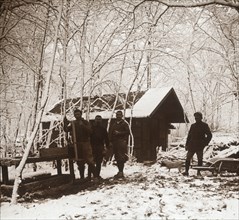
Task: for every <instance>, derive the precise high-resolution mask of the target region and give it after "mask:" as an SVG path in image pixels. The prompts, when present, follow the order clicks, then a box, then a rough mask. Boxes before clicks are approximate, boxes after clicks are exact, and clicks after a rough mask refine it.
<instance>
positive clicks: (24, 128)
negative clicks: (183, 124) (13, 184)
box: [0, 0, 239, 148]
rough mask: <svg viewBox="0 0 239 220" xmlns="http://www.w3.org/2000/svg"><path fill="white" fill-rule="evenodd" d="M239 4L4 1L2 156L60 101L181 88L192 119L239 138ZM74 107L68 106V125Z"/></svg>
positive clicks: (30, 135)
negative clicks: (196, 117)
mask: <svg viewBox="0 0 239 220" xmlns="http://www.w3.org/2000/svg"><path fill="white" fill-rule="evenodd" d="M238 12H239V1H237V0H231V1H226V0H214V1H211V0H192V1H187V0H184V1H174V0H144V1H142V0H134V1H124V0H120V1H118V0H82V1H77V0H54V1H53V0H13V1H11V0H2V1H0V14H1V17H0V24H1V25H0V26H1V27H0V51H1V53H0V57H1V59H0V74H1V78H0V99H1V103H0V104H1V105H0V112H1V113H0V114H1V133H0V138H1V147H2V148H6V147H7V146H12V145H14V144H15V143H16V141H17V139H18V138H23V139H28V140H29V139H30V141H29V142H33V141H34V140H35V137H36V136H37V133H38V128H39V123H40V121H41V118H42V116H43V114H44V113H45V112H47V111H48V110H49V109H50V108H51V107H52V106H53V105H54V104H55V103H56V102H58V101H59V100H66V99H68V98H75V97H83V96H89V97H90V96H94V95H98V96H101V95H102V94H106V93H107V94H110V93H111V94H118V93H119V92H125V93H127V92H129V91H143V90H146V89H148V88H154V87H164V86H173V87H174V89H175V91H176V93H177V95H178V97H179V99H180V102H181V104H182V106H183V108H184V110H185V113H186V115H187V116H188V118H189V119H190V121H191V122H192V121H193V117H192V116H193V113H194V112H195V111H201V112H202V113H203V115H204V118H205V120H206V121H207V123H209V125H210V128H211V129H212V130H213V131H219V130H224V131H228V132H236V133H237V134H239V73H238V72H239V56H238V54H239V16H238V15H239V13H238ZM65 108H66V106H65V105H63V106H62V116H63V115H64V113H65V111H66V110H67V109H65Z"/></svg>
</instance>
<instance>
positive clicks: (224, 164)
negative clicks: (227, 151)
mask: <svg viewBox="0 0 239 220" xmlns="http://www.w3.org/2000/svg"><path fill="white" fill-rule="evenodd" d="M192 169H196V170H199V171H211V172H212V173H213V174H222V173H223V172H228V173H237V174H238V175H239V159H235V158H213V159H211V161H208V164H207V165H205V166H192Z"/></svg>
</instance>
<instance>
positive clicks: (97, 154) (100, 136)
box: [90, 115, 109, 177]
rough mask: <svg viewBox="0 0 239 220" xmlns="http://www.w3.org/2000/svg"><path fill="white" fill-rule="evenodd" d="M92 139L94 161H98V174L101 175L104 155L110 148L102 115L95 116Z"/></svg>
mask: <svg viewBox="0 0 239 220" xmlns="http://www.w3.org/2000/svg"><path fill="white" fill-rule="evenodd" d="M90 140H91V147H92V152H93V157H94V161H95V163H96V174H97V176H98V177H100V171H101V164H102V161H103V157H104V154H105V152H106V150H108V149H109V137H108V132H107V130H106V128H105V127H103V125H102V117H101V116H100V115H97V116H95V121H94V123H93V126H92V133H91V138H90Z"/></svg>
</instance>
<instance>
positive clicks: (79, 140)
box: [64, 109, 97, 179]
mask: <svg viewBox="0 0 239 220" xmlns="http://www.w3.org/2000/svg"><path fill="white" fill-rule="evenodd" d="M74 116H75V118H76V120H74V121H71V122H69V121H68V120H67V118H66V117H65V118H64V131H65V132H70V133H71V137H72V143H73V145H74V149H75V160H76V163H77V165H78V169H79V171H80V177H81V179H83V178H84V170H85V166H84V164H85V163H87V164H88V166H89V168H90V169H91V171H92V173H93V175H94V177H97V175H96V168H95V164H94V159H93V155H92V149H91V145H90V135H91V131H92V130H91V126H90V123H89V122H88V121H86V120H85V119H83V118H82V111H81V110H79V109H76V110H75V111H74Z"/></svg>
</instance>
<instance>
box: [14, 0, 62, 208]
mask: <svg viewBox="0 0 239 220" xmlns="http://www.w3.org/2000/svg"><path fill="white" fill-rule="evenodd" d="M62 8H63V2H61V5H60V6H59V13H58V20H57V24H56V30H55V34H54V44H53V45H54V48H53V54H52V57H51V62H50V68H49V71H48V73H47V76H46V85H45V88H44V90H43V95H42V100H41V106H40V109H39V112H38V113H37V117H36V122H35V125H34V128H33V131H32V133H31V136H30V138H29V141H28V143H27V146H26V149H25V152H24V154H23V157H22V160H21V162H20V164H19V166H18V167H17V168H16V174H15V181H14V186H13V191H12V199H11V204H16V203H17V197H18V188H19V185H20V183H21V175H22V171H23V169H24V166H25V164H26V161H27V158H28V155H29V152H30V150H31V147H32V144H33V142H34V138H35V136H36V134H37V132H38V129H39V124H40V122H41V118H42V115H43V112H44V109H45V106H46V103H47V100H48V95H49V89H50V82H51V75H52V72H53V66H54V60H55V54H56V48H57V42H58V30H59V27H60V22H61V16H62Z"/></svg>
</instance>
